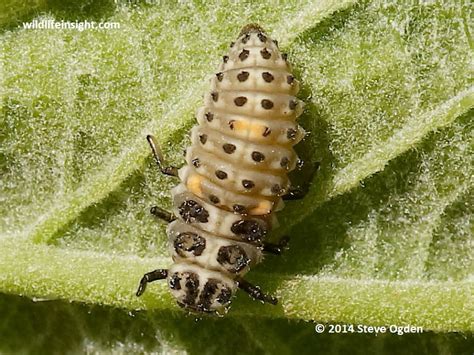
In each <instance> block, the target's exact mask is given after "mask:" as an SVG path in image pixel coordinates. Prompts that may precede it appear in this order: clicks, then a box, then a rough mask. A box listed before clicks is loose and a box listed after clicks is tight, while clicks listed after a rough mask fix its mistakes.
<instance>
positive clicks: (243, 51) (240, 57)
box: [239, 49, 250, 62]
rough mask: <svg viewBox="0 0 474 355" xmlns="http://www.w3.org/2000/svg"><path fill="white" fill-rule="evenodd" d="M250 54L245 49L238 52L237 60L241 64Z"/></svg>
mask: <svg viewBox="0 0 474 355" xmlns="http://www.w3.org/2000/svg"><path fill="white" fill-rule="evenodd" d="M249 54H250V51H248V50H247V49H243V50H242V52H240V54H239V59H240V60H241V61H242V62H243V61H244V60H245V59H247V58H248V56H249Z"/></svg>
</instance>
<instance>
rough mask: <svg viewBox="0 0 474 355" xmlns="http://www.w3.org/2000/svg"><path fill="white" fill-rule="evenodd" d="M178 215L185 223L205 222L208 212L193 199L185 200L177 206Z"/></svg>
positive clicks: (207, 218) (207, 219)
mask: <svg viewBox="0 0 474 355" xmlns="http://www.w3.org/2000/svg"><path fill="white" fill-rule="evenodd" d="M178 211H179V215H180V216H181V218H183V220H184V222H186V223H195V222H199V223H207V222H208V221H209V212H207V210H206V209H205V208H204V207H202V206H201V205H200V204H199V203H197V202H196V201H194V200H186V201H184V202H183V203H182V204H181V205H180V206H179V207H178Z"/></svg>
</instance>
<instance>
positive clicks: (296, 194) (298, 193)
mask: <svg viewBox="0 0 474 355" xmlns="http://www.w3.org/2000/svg"><path fill="white" fill-rule="evenodd" d="M319 165H320V163H319V162H315V163H314V165H313V169H312V170H311V174H310V176H309V178H308V180H307V182H306V183H305V184H304V185H303V186H295V187H290V189H289V190H288V192H287V193H286V194H285V195H283V196H282V197H281V198H282V199H283V200H285V201H290V200H301V199H302V198H304V197H305V196H306V194H307V193H308V191H309V186H310V184H311V181H312V180H313V178H314V175H315V174H316V171H318V170H319Z"/></svg>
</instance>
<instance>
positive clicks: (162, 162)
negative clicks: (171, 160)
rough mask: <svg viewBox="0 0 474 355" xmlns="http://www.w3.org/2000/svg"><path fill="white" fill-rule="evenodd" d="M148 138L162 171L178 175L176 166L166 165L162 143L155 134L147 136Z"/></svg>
mask: <svg viewBox="0 0 474 355" xmlns="http://www.w3.org/2000/svg"><path fill="white" fill-rule="evenodd" d="M146 140H147V141H148V144H149V145H150V147H151V151H152V152H153V156H154V157H155V161H156V165H158V168H159V169H160V170H161V172H162V173H163V174H165V175H169V176H175V177H176V176H178V169H177V168H175V167H174V166H165V165H166V163H165V158H164V157H163V153H162V152H161V149H160V145H159V144H158V141H157V140H156V138H155V137H154V136H152V135H151V134H149V135H147V136H146Z"/></svg>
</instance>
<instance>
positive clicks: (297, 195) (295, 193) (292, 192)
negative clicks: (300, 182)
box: [281, 186, 308, 201]
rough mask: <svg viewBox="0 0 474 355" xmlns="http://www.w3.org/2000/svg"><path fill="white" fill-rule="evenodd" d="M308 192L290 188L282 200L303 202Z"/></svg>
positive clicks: (299, 188)
mask: <svg viewBox="0 0 474 355" xmlns="http://www.w3.org/2000/svg"><path fill="white" fill-rule="evenodd" d="M307 193H308V190H306V191H305V190H303V189H302V188H301V187H299V186H298V187H290V189H289V190H288V192H287V193H286V195H283V196H282V197H281V198H282V199H283V200H285V201H291V200H301V199H302V198H303V197H305V196H306V194H307Z"/></svg>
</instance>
